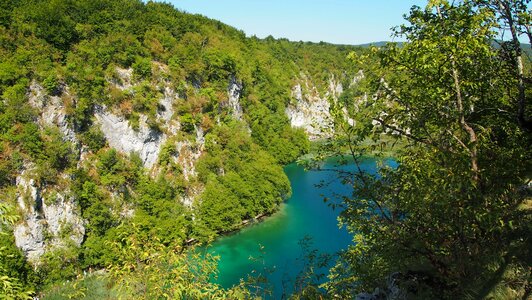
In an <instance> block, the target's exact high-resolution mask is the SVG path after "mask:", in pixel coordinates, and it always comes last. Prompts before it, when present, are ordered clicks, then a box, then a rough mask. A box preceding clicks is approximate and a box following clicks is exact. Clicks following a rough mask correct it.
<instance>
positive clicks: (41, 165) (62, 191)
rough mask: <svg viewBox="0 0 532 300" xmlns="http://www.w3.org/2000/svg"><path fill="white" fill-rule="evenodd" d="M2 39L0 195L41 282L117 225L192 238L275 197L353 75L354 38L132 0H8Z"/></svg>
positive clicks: (286, 190)
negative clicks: (304, 36) (256, 29)
mask: <svg viewBox="0 0 532 300" xmlns="http://www.w3.org/2000/svg"><path fill="white" fill-rule="evenodd" d="M0 40H1V43H0V58H1V62H0V94H1V95H2V101H1V102H0V134H1V135H0V147H1V150H2V154H1V155H0V195H1V196H2V199H5V200H2V201H5V202H6V203H8V204H10V205H11V206H12V207H17V209H18V213H19V215H20V218H19V221H18V223H17V224H16V226H15V227H14V235H15V241H16V245H17V246H18V247H19V248H20V249H21V250H22V251H23V252H24V254H25V256H26V257H27V259H28V260H29V261H30V262H32V263H33V264H34V265H35V266H36V267H37V269H38V270H40V271H39V272H40V274H41V275H40V276H41V277H40V278H41V279H40V281H39V284H43V283H46V282H48V281H53V280H57V279H58V278H68V277H69V276H74V274H75V273H76V272H79V270H81V269H84V268H91V267H96V268H99V267H102V266H106V265H108V264H110V263H112V262H113V261H115V260H116V255H117V254H116V253H112V252H110V250H109V249H108V247H107V246H106V245H108V244H109V243H113V242H116V240H117V237H118V236H120V234H121V232H123V231H124V230H125V229H124V228H127V226H126V227H124V226H120V225H128V224H137V225H140V226H142V228H143V231H144V232H145V233H146V234H149V235H151V236H153V237H157V238H158V239H160V240H161V241H162V242H163V243H164V244H165V245H172V244H177V245H186V244H188V243H190V242H191V241H209V240H212V239H213V238H214V237H215V236H216V235H217V234H219V233H221V232H226V231H231V230H234V229H236V228H239V227H240V226H241V225H242V224H243V223H245V222H244V221H245V220H247V219H250V218H253V217H255V216H257V215H263V214H269V213H272V212H274V211H275V210H276V209H277V207H278V205H279V203H280V202H281V201H283V199H284V198H286V197H287V196H288V195H289V194H290V186H289V182H288V180H287V178H286V176H285V175H284V173H283V171H282V168H281V166H282V164H285V163H287V162H290V161H293V160H295V159H296V158H297V157H299V156H300V155H302V154H304V153H306V152H307V151H308V149H309V138H310V139H311V140H316V139H320V138H322V137H325V136H327V135H328V134H329V132H328V131H329V129H330V128H331V122H332V120H331V117H330V114H329V111H328V110H329V104H330V101H336V99H337V98H338V96H339V95H340V94H341V93H342V91H343V90H344V89H345V88H346V87H348V86H350V85H351V84H352V82H353V78H355V77H356V76H357V73H356V72H355V70H353V69H352V68H351V67H350V64H349V63H348V62H347V61H346V60H345V57H346V55H347V53H349V52H350V51H354V50H357V49H355V48H352V47H348V46H334V45H329V44H325V43H321V44H311V43H301V42H299V43H293V42H289V41H287V40H274V39H265V40H259V39H257V38H254V37H253V38H246V37H245V35H244V34H243V33H242V32H241V31H238V30H236V29H234V28H231V27H229V26H227V25H224V24H222V23H220V22H218V21H215V20H210V19H207V18H205V17H202V16H197V15H190V14H187V13H183V12H180V11H178V10H176V9H174V8H173V7H172V6H170V5H168V4H161V3H152V2H149V3H147V4H144V3H143V2H141V1H136V0H120V1H107V0H97V1H88V0H86V1H85V0H82V1H51V2H50V1H31V2H26V1H15V0H10V1H7V2H3V4H2V5H1V7H0ZM357 51H358V50H357ZM360 51H361V50H360ZM60 270H62V271H60ZM57 274H59V275H57ZM52 275H54V276H55V277H54V276H52ZM54 278H55V279H54Z"/></svg>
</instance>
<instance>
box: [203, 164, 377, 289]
mask: <svg viewBox="0 0 532 300" xmlns="http://www.w3.org/2000/svg"><path fill="white" fill-rule="evenodd" d="M326 167H327V168H343V169H349V168H352V167H353V166H342V167H337V166H335V165H334V160H330V161H329V162H328V163H327V164H326ZM362 167H363V168H364V169H366V170H368V171H370V172H372V171H374V170H375V168H376V163H375V161H374V160H371V159H368V160H366V161H365V162H364V163H363V165H362ZM284 171H285V173H286V175H287V176H288V178H289V179H290V182H291V185H292V197H291V198H290V199H288V200H287V201H286V202H285V203H284V204H282V206H281V209H280V211H279V212H278V213H276V214H274V215H273V216H271V217H269V218H267V219H266V220H265V221H263V222H261V223H258V224H255V225H253V226H250V227H247V228H245V229H243V230H241V231H240V232H238V233H236V234H234V235H231V236H227V237H223V238H221V239H219V240H218V241H216V242H215V243H213V245H212V246H211V247H210V248H209V250H208V251H209V252H210V253H213V254H216V255H219V256H220V261H219V265H218V269H219V275H218V279H217V282H218V283H220V284H221V285H222V286H224V287H231V286H233V285H235V284H238V283H239V281H240V278H244V279H245V278H247V275H249V274H251V275H254V276H256V275H257V274H262V275H266V277H267V278H268V284H267V286H269V287H270V288H271V289H273V292H274V293H273V297H272V298H274V299H280V298H281V297H282V295H283V292H285V293H290V292H291V291H292V290H293V286H294V282H295V278H296V276H297V275H298V273H300V272H301V270H302V269H303V264H304V261H303V259H302V256H303V251H302V249H301V246H300V245H299V241H301V240H302V239H303V238H305V237H306V236H309V237H311V238H312V242H313V245H312V248H313V249H317V250H318V251H320V252H321V253H329V254H334V253H336V252H338V251H340V250H342V249H345V248H346V247H347V245H348V244H349V243H350V241H351V238H350V235H349V234H348V232H347V231H346V230H345V229H344V228H341V229H340V228H338V221H337V217H338V214H339V211H338V209H337V210H333V209H332V208H331V207H329V206H328V205H327V204H326V203H324V201H323V199H324V197H328V198H331V199H332V198H335V197H334V196H335V195H338V194H339V195H346V196H347V195H350V187H348V186H346V185H343V184H342V183H341V182H340V180H338V179H337V174H336V173H335V172H332V171H305V170H304V169H303V167H301V166H298V165H296V164H290V165H288V166H286V167H285V168H284ZM322 181H325V182H330V184H329V185H328V186H327V187H323V188H318V187H316V186H315V185H316V184H319V183H320V182H322ZM336 201H338V200H336ZM261 245H262V246H263V250H262V251H261V250H260V247H261ZM251 257H253V258H255V260H253V259H250V258H251ZM322 271H323V272H325V273H327V268H325V269H322Z"/></svg>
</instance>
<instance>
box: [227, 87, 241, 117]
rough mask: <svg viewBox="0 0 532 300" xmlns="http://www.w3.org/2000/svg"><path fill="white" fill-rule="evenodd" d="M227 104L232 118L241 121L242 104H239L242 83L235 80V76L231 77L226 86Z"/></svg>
mask: <svg viewBox="0 0 532 300" xmlns="http://www.w3.org/2000/svg"><path fill="white" fill-rule="evenodd" d="M227 95H228V106H229V109H230V110H231V114H232V115H233V118H235V119H236V120H239V121H242V106H241V105H240V96H241V95H242V83H240V82H238V81H237V80H236V77H234V76H233V77H231V81H230V82H229V86H228V88H227Z"/></svg>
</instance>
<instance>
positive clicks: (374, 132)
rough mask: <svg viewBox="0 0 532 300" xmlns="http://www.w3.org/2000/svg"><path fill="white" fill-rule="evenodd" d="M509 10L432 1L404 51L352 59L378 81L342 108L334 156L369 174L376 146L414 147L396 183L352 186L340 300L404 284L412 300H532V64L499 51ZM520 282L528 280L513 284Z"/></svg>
mask: <svg viewBox="0 0 532 300" xmlns="http://www.w3.org/2000/svg"><path fill="white" fill-rule="evenodd" d="M487 2H490V3H491V4H494V3H499V2H500V3H503V4H504V3H506V4H507V5H511V6H512V5H513V6H512V7H513V8H516V9H517V8H522V7H523V6H519V5H518V3H517V2H523V1H487ZM525 2H528V1H525ZM499 7H500V6H494V5H485V4H482V3H479V1H459V2H456V1H455V2H453V3H452V4H451V3H449V2H447V1H429V4H428V6H427V7H426V8H425V9H421V8H419V7H413V8H412V10H411V11H410V14H409V15H408V17H407V21H408V22H409V23H410V24H408V25H403V26H401V27H399V28H398V29H397V34H398V35H400V36H403V37H405V38H406V39H407V40H408V42H407V43H405V44H404V45H403V46H402V47H398V46H396V45H393V44H390V45H388V46H387V47H384V48H382V49H377V48H374V49H372V50H371V51H370V52H371V53H370V54H367V55H356V54H353V55H351V59H352V60H353V62H354V63H355V64H357V65H358V66H359V67H360V68H361V69H362V70H363V72H364V75H365V78H364V79H363V81H362V82H361V83H360V84H359V85H358V86H357V87H355V88H352V89H356V90H355V91H354V92H352V96H351V97H341V98H340V99H339V101H338V102H337V103H335V104H334V105H333V110H334V113H333V114H334V116H335V119H336V121H335V123H336V124H335V125H336V127H335V129H336V136H335V137H334V139H333V140H332V141H331V143H330V144H329V150H335V149H342V151H343V150H344V149H348V150H349V153H350V154H351V156H352V157H353V159H354V161H355V164H356V165H357V166H358V164H359V163H360V159H361V158H362V157H363V156H364V155H366V154H368V153H370V151H371V150H374V147H373V146H371V147H368V143H366V142H365V141H367V140H373V141H374V144H375V143H378V141H379V140H381V139H382V137H383V136H389V137H390V138H391V140H400V141H401V142H402V143H403V144H405V145H406V146H405V147H404V148H402V149H400V150H398V151H397V152H396V154H395V159H396V161H397V162H398V163H399V166H398V167H397V168H396V169H393V168H386V167H383V168H381V170H380V172H379V173H378V174H368V173H364V172H362V171H361V169H360V168H358V170H356V171H355V172H354V173H352V174H349V175H347V176H349V178H348V179H346V180H350V181H352V182H353V183H354V191H355V192H354V194H353V197H351V198H348V199H346V200H345V203H344V206H345V210H344V211H343V213H342V214H341V222H342V224H343V225H345V226H347V228H348V229H349V231H350V232H352V233H353V234H354V238H353V245H352V246H350V248H349V250H347V251H346V252H345V253H344V255H343V256H342V259H341V260H340V261H339V262H338V263H337V265H336V266H335V267H334V268H333V269H332V274H331V275H330V282H329V283H327V284H326V287H327V288H328V289H329V292H330V293H331V294H333V295H339V296H340V297H347V298H348V297H351V296H352V295H353V294H354V293H356V292H359V291H363V290H366V291H367V290H371V289H374V288H376V287H384V286H386V278H387V277H389V276H390V275H391V274H394V278H395V279H396V282H397V283H398V284H399V286H400V287H401V289H402V290H403V291H404V292H406V294H405V295H407V297H409V298H414V297H418V298H424V299H426V298H432V299H435V298H444V299H448V298H483V297H486V296H487V295H489V294H490V293H493V292H492V291H495V290H497V289H498V288H500V287H501V286H502V287H504V288H506V289H507V290H508V293H514V294H515V295H516V296H515V297H524V298H523V299H525V298H526V297H528V295H530V292H531V291H530V286H529V285H528V284H527V282H528V278H529V276H530V270H529V269H527V268H526V267H523V266H526V265H527V262H529V258H530V257H531V255H530V250H529V249H531V247H530V242H531V241H530V236H532V235H531V230H532V228H531V227H530V224H531V222H530V221H531V209H530V205H529V204H528V205H527V203H529V202H530V191H529V190H530V188H529V182H530V175H531V174H530V170H531V169H532V165H531V161H532V160H531V158H532V157H531V152H530V150H529V149H530V148H531V135H530V132H529V131H528V129H527V127H526V126H525V124H524V123H523V119H522V118H521V117H520V116H522V115H523V114H522V112H523V111H524V112H527V111H529V108H528V107H525V108H524V109H523V108H522V106H523V105H526V103H527V101H528V102H529V99H530V95H529V94H527V93H528V92H529V91H530V84H529V83H528V84H527V86H526V87H525V88H524V92H525V94H524V96H523V95H522V93H523V86H522V85H523V84H525V83H524V82H522V81H521V79H522V78H529V77H530V74H525V73H520V72H521V71H522V70H523V69H522V68H521V70H516V68H519V65H518V64H516V63H515V61H516V53H517V54H518V53H520V52H519V51H517V50H516V49H514V48H504V47H503V48H500V49H495V48H493V47H492V41H493V39H494V38H495V37H496V32H495V30H497V29H499V28H500V24H499V23H498V21H500V19H497V17H498V16H499V15H500V12H499V11H496V10H494V9H498V8H499ZM525 8H526V5H525ZM527 13H528V12H527V11H526V10H525V11H516V10H512V14H515V15H513V16H514V17H517V16H522V15H523V14H527ZM512 51H513V52H512ZM523 72H524V71H523ZM528 72H529V71H528ZM516 74H517V75H516ZM520 78H521V79H520ZM523 97H524V98H523ZM523 99H524V100H523ZM522 100H523V101H525V102H523V101H522ZM504 112H510V113H504ZM387 140H388V141H389V140H390V139H387ZM344 176H345V174H344ZM510 272H517V273H520V274H524V275H520V276H516V277H514V278H513V279H514V280H513V281H511V282H505V281H504V280H505V279H504V278H507V277H506V276H503V275H501V274H509V273H510Z"/></svg>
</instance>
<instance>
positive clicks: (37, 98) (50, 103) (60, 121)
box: [28, 81, 78, 145]
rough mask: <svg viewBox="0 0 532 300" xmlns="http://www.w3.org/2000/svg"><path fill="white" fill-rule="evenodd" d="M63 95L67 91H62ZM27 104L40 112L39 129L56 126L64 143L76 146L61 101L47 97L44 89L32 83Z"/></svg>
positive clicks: (74, 135) (74, 136)
mask: <svg viewBox="0 0 532 300" xmlns="http://www.w3.org/2000/svg"><path fill="white" fill-rule="evenodd" d="M63 92H64V94H65V95H68V89H67V88H65V89H64V91H63ZM28 102H29V104H30V105H31V106H33V107H34V108H36V109H37V110H38V111H39V112H40V116H39V118H38V120H37V123H38V124H39V125H40V126H41V127H45V126H57V127H58V128H59V131H60V132H61V133H62V135H63V139H64V140H65V141H69V142H72V143H73V144H74V145H78V139H77V138H76V133H75V132H74V130H73V129H72V128H71V127H70V125H69V124H68V121H67V116H66V112H65V106H64V104H63V100H62V99H61V98H60V97H58V96H49V95H47V94H46V92H45V91H44V88H43V87H42V86H41V85H39V84H38V83H37V82H35V81H33V82H32V83H31V85H30V88H29V94H28Z"/></svg>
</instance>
